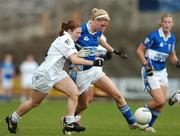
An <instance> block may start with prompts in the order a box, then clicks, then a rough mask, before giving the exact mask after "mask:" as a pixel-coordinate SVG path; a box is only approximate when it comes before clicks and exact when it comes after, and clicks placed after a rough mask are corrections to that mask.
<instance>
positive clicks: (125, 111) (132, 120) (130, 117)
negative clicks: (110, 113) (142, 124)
mask: <svg viewBox="0 0 180 136" xmlns="http://www.w3.org/2000/svg"><path fill="white" fill-rule="evenodd" d="M118 109H119V111H121V112H122V114H123V116H124V118H125V119H126V120H127V122H128V124H134V123H135V122H136V120H135V118H134V116H133V115H132V113H131V109H130V107H129V106H128V105H127V104H126V105H124V106H123V107H118Z"/></svg>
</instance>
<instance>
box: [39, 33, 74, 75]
mask: <svg viewBox="0 0 180 136" xmlns="http://www.w3.org/2000/svg"><path fill="white" fill-rule="evenodd" d="M74 53H77V50H76V48H75V45H74V41H73V40H72V38H71V36H70V35H69V34H68V33H67V32H64V35H63V36H61V37H60V36H59V37H57V38H56V39H55V40H54V42H53V43H52V44H51V46H50V48H49V50H48V52H47V56H46V58H45V61H44V62H43V63H42V64H41V65H40V67H39V68H38V69H37V71H36V72H38V73H39V72H41V71H42V72H43V73H46V72H47V73H49V74H50V76H56V75H57V74H58V73H59V72H60V71H61V70H62V69H63V67H64V63H65V61H66V59H68V58H69V56H70V55H72V54H74Z"/></svg>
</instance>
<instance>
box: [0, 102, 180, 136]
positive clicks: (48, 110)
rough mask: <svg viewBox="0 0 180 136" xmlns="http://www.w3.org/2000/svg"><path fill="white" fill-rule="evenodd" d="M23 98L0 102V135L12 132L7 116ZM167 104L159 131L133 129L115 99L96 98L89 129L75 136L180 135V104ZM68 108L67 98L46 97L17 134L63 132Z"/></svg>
mask: <svg viewBox="0 0 180 136" xmlns="http://www.w3.org/2000/svg"><path fill="white" fill-rule="evenodd" d="M128 103H129V105H130V106H131V108H132V110H133V111H135V109H136V108H138V107H140V106H142V105H143V102H132V101H128ZM19 104H20V103H19V101H17V100H13V101H11V102H10V103H2V102H0V136H12V134H10V133H9V132H8V131H7V128H6V124H5V122H4V118H5V116H6V115H8V114H10V113H12V112H13V111H14V110H15V109H16V107H17V106H18V105H19ZM179 106H180V105H179ZM179 106H178V105H175V106H172V107H170V106H168V105H167V106H166V107H165V108H164V111H163V113H162V114H161V116H160V118H159V119H158V121H157V122H156V124H155V125H154V128H155V129H156V130H157V131H158V132H157V133H156V134H148V133H145V132H143V131H139V130H130V129H129V128H128V127H127V123H126V121H125V120H124V118H123V117H122V115H121V113H119V111H118V109H117V108H116V105H115V104H114V102H113V101H111V100H107V101H106V100H102V101H94V102H93V103H92V104H91V105H90V107H89V108H88V110H87V111H86V112H84V114H83V118H82V120H81V124H82V125H83V126H86V128H87V130H86V131H85V132H83V133H73V136H153V135H154V136H180V130H179V128H180V118H179V114H180V107H179ZM65 112H66V100H65V99H60V100H46V101H44V102H43V103H42V104H41V105H40V106H39V107H37V108H35V109H33V110H32V111H31V112H29V113H28V114H26V115H25V116H24V117H23V119H22V120H21V121H20V122H19V124H18V127H19V129H18V133H17V134H16V135H17V136H61V135H63V134H62V132H61V129H60V128H61V126H60V117H61V116H63V115H64V114H65Z"/></svg>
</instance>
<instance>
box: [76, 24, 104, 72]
mask: <svg viewBox="0 0 180 136" xmlns="http://www.w3.org/2000/svg"><path fill="white" fill-rule="evenodd" d="M81 28H82V32H81V36H80V37H79V39H78V41H77V42H76V47H77V49H78V50H80V49H82V48H85V49H87V50H90V54H89V56H87V57H85V58H84V59H86V60H91V61H94V60H95V58H96V50H97V47H98V45H99V39H100V37H101V35H102V32H101V31H100V32H95V33H92V32H91V30H90V28H91V27H90V21H89V22H88V23H86V24H82V25H81ZM78 66H79V68H80V70H87V69H89V68H91V67H92V66H84V65H78Z"/></svg>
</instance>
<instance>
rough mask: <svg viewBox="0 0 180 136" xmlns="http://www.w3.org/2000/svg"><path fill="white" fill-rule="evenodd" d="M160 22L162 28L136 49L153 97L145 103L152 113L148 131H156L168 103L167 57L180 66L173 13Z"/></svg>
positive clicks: (146, 89) (148, 91)
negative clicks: (173, 32) (158, 119)
mask: <svg viewBox="0 0 180 136" xmlns="http://www.w3.org/2000/svg"><path fill="white" fill-rule="evenodd" d="M159 24H160V28H159V29H157V30H156V31H154V32H151V33H150V34H149V35H147V36H146V38H145V40H144V41H143V42H142V43H141V44H140V45H139V46H138V48H137V50H136V52H137V55H138V57H139V59H140V61H141V63H142V69H141V74H142V79H143V80H144V87H145V88H144V90H145V91H146V92H147V93H149V95H150V96H151V97H152V100H150V101H149V102H148V103H147V104H146V105H145V107H146V108H148V109H149V110H150V111H151V113H152V119H151V121H150V122H149V127H147V128H146V129H145V131H147V132H156V130H155V129H154V128H153V127H152V126H153V124H154V123H155V121H156V120H157V118H158V117H159V115H160V113H161V111H162V109H163V107H164V106H165V104H166V96H167V89H168V74H167V69H166V60H167V58H168V57H169V58H170V60H171V62H172V63H174V64H175V65H176V67H177V68H180V63H179V61H178V58H177V56H176V52H175V44H176V38H175V36H174V35H173V34H172V33H171V29H172V27H173V17H172V15H171V14H164V15H163V16H162V17H161V20H160V23H159Z"/></svg>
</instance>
